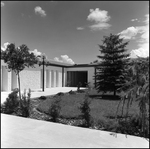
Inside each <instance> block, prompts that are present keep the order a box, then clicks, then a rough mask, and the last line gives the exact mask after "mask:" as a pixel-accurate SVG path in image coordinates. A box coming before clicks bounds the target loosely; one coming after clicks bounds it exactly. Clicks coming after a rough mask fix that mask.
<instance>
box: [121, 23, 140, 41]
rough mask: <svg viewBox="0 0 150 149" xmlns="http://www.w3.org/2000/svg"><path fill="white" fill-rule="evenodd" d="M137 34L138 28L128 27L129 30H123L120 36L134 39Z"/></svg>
mask: <svg viewBox="0 0 150 149" xmlns="http://www.w3.org/2000/svg"><path fill="white" fill-rule="evenodd" d="M137 33H138V29H137V27H133V26H132V27H128V28H127V29H125V30H123V31H122V32H120V33H118V34H120V37H121V38H124V39H134V37H135V36H136V35H137Z"/></svg>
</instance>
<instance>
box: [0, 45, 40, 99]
mask: <svg viewBox="0 0 150 149" xmlns="http://www.w3.org/2000/svg"><path fill="white" fill-rule="evenodd" d="M1 59H3V60H4V62H5V63H7V68H8V70H9V71H12V70H13V71H14V72H15V73H16V75H17V76H18V86H19V97H20V99H21V91H20V72H21V71H22V70H24V68H25V67H34V64H36V63H37V61H38V59H37V57H36V56H35V55H34V54H33V53H30V52H29V48H28V47H27V46H26V45H25V44H22V45H21V46H19V47H15V44H13V43H11V44H9V45H8V46H7V48H6V50H5V51H3V50H1Z"/></svg>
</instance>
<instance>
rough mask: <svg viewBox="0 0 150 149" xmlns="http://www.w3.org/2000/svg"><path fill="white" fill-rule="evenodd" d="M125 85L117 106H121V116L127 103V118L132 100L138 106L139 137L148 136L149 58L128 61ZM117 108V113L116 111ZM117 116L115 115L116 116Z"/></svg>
mask: <svg viewBox="0 0 150 149" xmlns="http://www.w3.org/2000/svg"><path fill="white" fill-rule="evenodd" d="M126 71H127V74H126V76H125V80H126V83H125V84H124V86H123V87H122V88H120V90H121V91H122V100H121V101H120V103H119V104H118V108H119V106H120V104H121V102H123V105H122V114H123V111H124V104H125V102H127V112H126V116H128V113H129V110H130V105H132V102H133V100H135V101H137V102H138V104H139V115H138V120H139V121H140V125H141V128H140V136H144V137H148V136H149V57H148V58H141V57H139V58H137V59H133V60H131V61H130V65H129V66H128V68H127V69H126ZM118 108H117V111H118ZM116 115H117V114H116Z"/></svg>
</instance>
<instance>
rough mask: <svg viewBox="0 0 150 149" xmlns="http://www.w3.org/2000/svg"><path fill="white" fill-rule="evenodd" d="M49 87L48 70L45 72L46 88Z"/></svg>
mask: <svg viewBox="0 0 150 149" xmlns="http://www.w3.org/2000/svg"><path fill="white" fill-rule="evenodd" d="M49 87H50V77H49V70H46V88H49Z"/></svg>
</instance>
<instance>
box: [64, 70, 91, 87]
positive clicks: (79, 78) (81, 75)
mask: <svg viewBox="0 0 150 149" xmlns="http://www.w3.org/2000/svg"><path fill="white" fill-rule="evenodd" d="M87 80H88V72H87V71H68V72H67V84H68V86H70V87H77V85H78V83H79V82H81V84H82V86H81V87H86V83H87Z"/></svg>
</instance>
